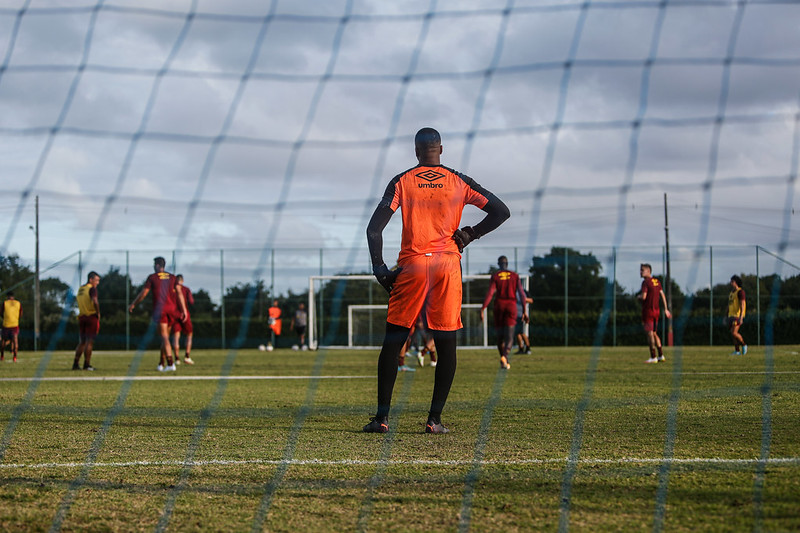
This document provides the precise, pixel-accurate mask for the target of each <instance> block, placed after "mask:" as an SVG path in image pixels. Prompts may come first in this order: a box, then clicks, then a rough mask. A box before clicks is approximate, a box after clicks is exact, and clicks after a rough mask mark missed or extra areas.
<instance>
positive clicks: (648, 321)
mask: <svg viewBox="0 0 800 533" xmlns="http://www.w3.org/2000/svg"><path fill="white" fill-rule="evenodd" d="M659 317H660V313H642V327H644V330H645V331H646V332H648V333H649V332H651V331H657V330H658V319H659Z"/></svg>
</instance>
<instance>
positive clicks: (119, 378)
mask: <svg viewBox="0 0 800 533" xmlns="http://www.w3.org/2000/svg"><path fill="white" fill-rule="evenodd" d="M220 379H230V380H234V379H236V380H249V379H272V380H280V379H375V376H174V375H172V376H164V375H159V376H80V377H77V376H70V377H42V378H37V377H33V376H29V377H22V378H0V382H8V381H33V380H38V381H184V380H185V381H218V380H220Z"/></svg>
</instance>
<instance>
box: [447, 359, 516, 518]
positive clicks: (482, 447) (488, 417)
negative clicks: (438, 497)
mask: <svg viewBox="0 0 800 533" xmlns="http://www.w3.org/2000/svg"><path fill="white" fill-rule="evenodd" d="M507 374H508V371H507V370H503V369H500V370H498V372H497V374H496V375H495V379H494V386H493V387H492V395H491V396H490V397H489V401H488V402H486V407H485V408H484V410H483V417H482V418H481V426H480V429H479V430H478V438H477V439H476V440H475V452H474V454H473V457H472V462H471V464H472V468H470V470H469V472H467V476H466V478H465V479H464V491H463V495H462V498H461V512H460V513H459V516H460V518H459V520H458V530H459V531H460V532H464V531H469V528H470V521H471V519H472V502H473V500H474V498H475V484H476V483H477V482H478V479H479V478H480V475H481V467H482V466H483V465H485V464H487V463H486V462H485V461H484V460H483V457H484V453H485V451H486V443H487V442H488V440H489V428H490V426H491V425H492V417H493V416H494V409H495V407H496V406H497V403H498V402H499V401H500V395H501V393H502V392H503V384H504V383H505V381H506V375H507Z"/></svg>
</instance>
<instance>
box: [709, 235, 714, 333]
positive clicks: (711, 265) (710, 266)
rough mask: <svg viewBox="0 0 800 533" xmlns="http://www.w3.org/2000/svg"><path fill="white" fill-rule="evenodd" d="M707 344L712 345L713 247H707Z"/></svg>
mask: <svg viewBox="0 0 800 533" xmlns="http://www.w3.org/2000/svg"><path fill="white" fill-rule="evenodd" d="M708 287H709V290H708V345H709V346H714V247H713V246H709V247H708Z"/></svg>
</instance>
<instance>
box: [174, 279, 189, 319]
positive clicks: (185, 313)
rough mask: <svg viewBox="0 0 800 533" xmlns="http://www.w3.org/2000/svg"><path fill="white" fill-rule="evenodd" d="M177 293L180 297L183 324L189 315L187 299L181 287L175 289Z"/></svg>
mask: <svg viewBox="0 0 800 533" xmlns="http://www.w3.org/2000/svg"><path fill="white" fill-rule="evenodd" d="M175 293H176V294H177V295H178V303H179V305H180V310H181V322H184V321H185V320H186V317H187V316H188V315H189V313H188V312H187V311H186V298H184V297H183V291H182V290H181V288H180V286H176V287H175Z"/></svg>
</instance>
